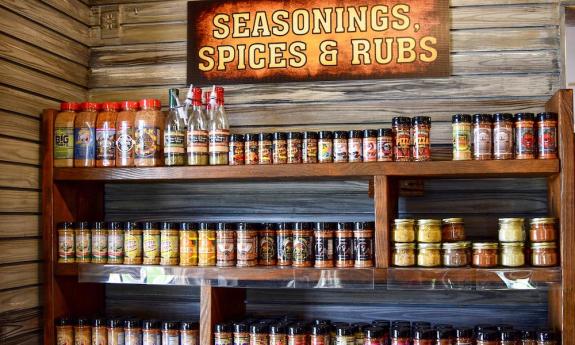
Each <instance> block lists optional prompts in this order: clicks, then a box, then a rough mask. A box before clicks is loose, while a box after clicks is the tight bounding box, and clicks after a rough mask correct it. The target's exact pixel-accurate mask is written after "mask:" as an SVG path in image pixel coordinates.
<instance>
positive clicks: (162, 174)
mask: <svg viewBox="0 0 575 345" xmlns="http://www.w3.org/2000/svg"><path fill="white" fill-rule="evenodd" d="M559 171H560V164H559V160H508V161H431V162H376V163H339V164H336V163H330V164H294V165H291V164H282V165H239V166H185V167H157V168H55V169H54V180H56V181H110V182H112V181H116V182H128V181H132V182H138V181H179V180H245V179H250V180H254V179H259V180H266V179H267V180H281V179H288V180H289V179H317V178H324V179H349V178H351V179H368V178H371V177H373V176H377V175H379V176H382V175H384V176H398V177H422V178H425V177H436V178H437V177H441V178H466V177H536V176H548V175H552V174H556V173H559Z"/></svg>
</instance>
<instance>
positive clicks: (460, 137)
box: [453, 123, 471, 157]
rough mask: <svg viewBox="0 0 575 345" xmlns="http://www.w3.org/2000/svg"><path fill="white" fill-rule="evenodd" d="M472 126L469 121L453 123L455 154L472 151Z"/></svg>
mask: <svg viewBox="0 0 575 345" xmlns="http://www.w3.org/2000/svg"><path fill="white" fill-rule="evenodd" d="M470 136H471V126H470V124H468V123H455V124H453V155H454V157H456V156H457V155H458V154H461V153H464V154H465V153H471V138H470Z"/></svg>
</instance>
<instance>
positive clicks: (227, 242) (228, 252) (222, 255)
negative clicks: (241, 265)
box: [216, 223, 236, 267]
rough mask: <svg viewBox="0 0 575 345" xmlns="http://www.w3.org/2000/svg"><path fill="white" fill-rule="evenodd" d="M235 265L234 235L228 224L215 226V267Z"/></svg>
mask: <svg viewBox="0 0 575 345" xmlns="http://www.w3.org/2000/svg"><path fill="white" fill-rule="evenodd" d="M235 265H236V233H235V231H234V230H233V229H232V227H231V226H230V224H225V223H218V224H217V225H216V266H218V267H231V266H235Z"/></svg>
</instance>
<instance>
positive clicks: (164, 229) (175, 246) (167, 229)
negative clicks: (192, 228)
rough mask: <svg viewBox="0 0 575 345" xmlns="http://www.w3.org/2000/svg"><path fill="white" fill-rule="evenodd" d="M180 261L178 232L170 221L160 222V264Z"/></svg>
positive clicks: (168, 264)
mask: <svg viewBox="0 0 575 345" xmlns="http://www.w3.org/2000/svg"><path fill="white" fill-rule="evenodd" d="M179 263H180V232H179V230H178V226H176V225H175V224H174V223H170V222H161V223H160V265H166V266H173V265H178V264H179Z"/></svg>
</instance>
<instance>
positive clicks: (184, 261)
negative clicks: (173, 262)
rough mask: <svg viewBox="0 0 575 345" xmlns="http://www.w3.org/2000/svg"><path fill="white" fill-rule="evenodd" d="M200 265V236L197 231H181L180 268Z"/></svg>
mask: <svg viewBox="0 0 575 345" xmlns="http://www.w3.org/2000/svg"><path fill="white" fill-rule="evenodd" d="M197 264H198V235H197V233H196V232H195V231H180V266H195V265H197Z"/></svg>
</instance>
